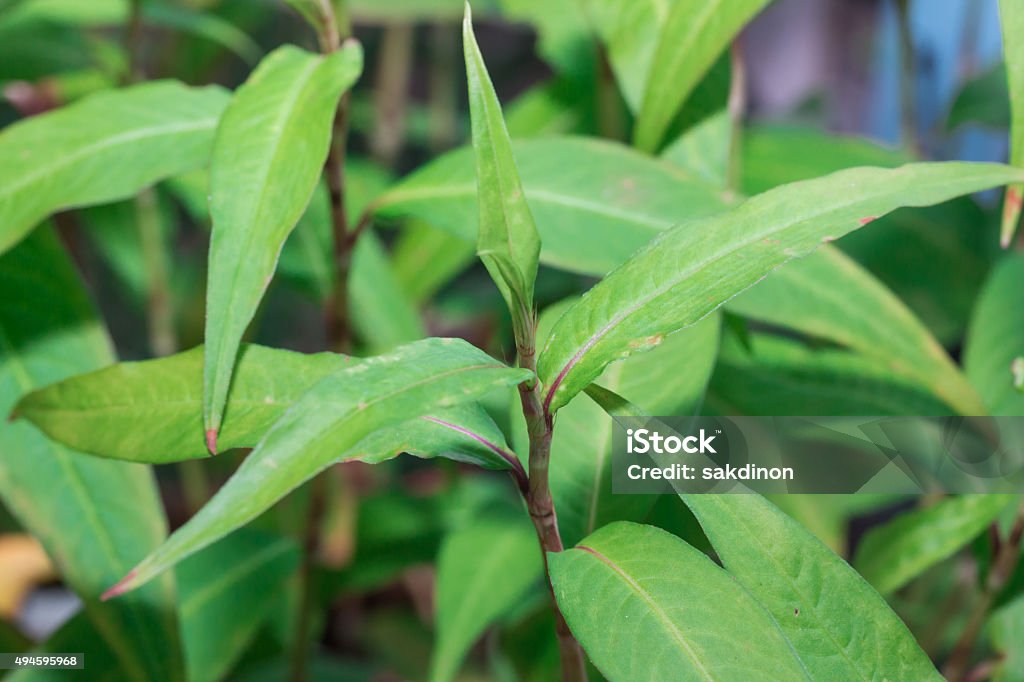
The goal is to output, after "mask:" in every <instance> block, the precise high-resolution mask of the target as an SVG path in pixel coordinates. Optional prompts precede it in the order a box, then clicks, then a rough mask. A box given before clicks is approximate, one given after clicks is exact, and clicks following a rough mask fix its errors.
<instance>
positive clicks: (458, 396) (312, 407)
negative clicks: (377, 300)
mask: <svg viewBox="0 0 1024 682" xmlns="http://www.w3.org/2000/svg"><path fill="white" fill-rule="evenodd" d="M531 376H532V374H531V373H530V372H529V371H526V370H521V369H513V368H510V367H507V366H506V365H504V364H502V363H500V362H498V361H496V360H494V359H493V358H491V357H490V356H488V355H486V354H485V353H483V352H482V351H480V350H477V349H476V348H473V347H472V346H470V345H469V344H468V343H466V342H465V341H461V340H456V339H427V340H424V341H418V342H416V343H412V344H409V345H407V346H403V347H401V348H398V349H396V350H395V351H394V352H393V353H390V354H388V355H380V356H377V357H373V358H369V359H367V360H364V361H362V362H360V363H359V364H357V365H355V366H354V367H350V368H345V369H342V370H340V371H337V372H334V373H332V374H329V375H328V376H326V377H325V378H323V379H322V380H320V381H319V382H317V383H316V384H314V385H313V387H312V388H310V389H309V390H308V391H306V393H305V394H303V396H302V397H301V398H300V399H299V400H298V401H297V402H296V403H295V404H294V405H292V406H291V407H290V408H288V409H287V410H286V411H285V412H284V414H283V415H281V417H280V418H279V419H278V420H277V421H276V422H275V423H274V425H273V427H271V429H270V431H269V432H268V433H267V434H266V435H265V436H264V437H263V439H262V440H261V441H260V443H259V445H258V446H257V447H256V449H255V450H253V452H252V453H251V454H250V455H249V456H248V457H247V458H246V460H245V462H244V463H243V464H242V466H241V467H239V469H238V470H237V471H236V472H235V474H234V475H233V476H232V477H231V479H230V480H229V481H228V482H227V483H226V484H225V485H224V486H223V487H222V488H221V489H220V490H219V491H218V492H217V494H216V495H215V496H214V497H213V499H211V500H210V502H208V503H207V504H206V506H205V507H203V508H202V509H201V510H200V511H199V512H198V513H197V514H196V515H195V516H194V517H192V519H191V520H190V521H189V522H188V523H187V524H185V525H184V526H182V527H181V528H180V529H178V530H177V531H176V532H175V533H174V534H173V535H172V536H171V537H170V539H169V540H168V541H167V542H165V543H164V544H163V545H162V546H160V547H159V548H158V549H157V550H156V551H155V552H153V553H151V554H150V555H149V556H148V557H146V559H145V560H144V561H143V562H142V563H140V564H139V565H138V566H137V567H136V568H135V570H133V571H132V572H131V573H129V574H128V575H127V576H126V577H125V579H124V580H123V581H122V582H121V583H119V584H118V585H117V586H116V587H115V588H114V589H112V590H110V591H109V592H108V595H110V596H114V595H117V594H120V593H122V592H124V591H126V590H131V589H135V588H136V587H139V586H140V585H142V584H144V583H146V582H148V581H149V580H151V579H152V578H154V577H155V576H157V575H159V574H160V573H162V572H163V571H165V570H167V569H168V568H170V567H171V566H173V565H174V564H176V563H177V562H179V561H181V560H182V559H184V558H185V557H187V556H189V555H191V554H193V553H194V552H196V551H198V550H200V549H202V548H203V547H205V546H207V545H209V544H210V543H212V542H214V541H215V540H217V539H218V538H221V537H223V536H224V535H226V534H227V533H230V532H231V531H232V530H234V529H236V528H239V527H241V526H242V525H244V524H246V523H248V522H249V521H251V520H252V519H254V518H255V517H256V516H258V515H259V514H260V513H262V512H263V511H264V510H266V509H267V508H269V507H270V506H271V505H272V504H274V503H275V502H277V501H278V500H279V499H281V498H282V497H284V496H285V495H287V494H288V493H289V492H291V491H292V490H294V489H295V488H296V487H298V486H299V485H301V484H302V483H304V482H305V481H307V480H309V479H310V478H312V477H313V476H315V475H316V474H317V473H319V472H320V471H321V470H323V469H324V468H326V467H327V466H329V465H331V464H332V463H334V462H339V461H344V460H351V459H367V460H371V461H378V460H379V459H382V458H384V457H387V456H394V455H395V454H397V452H395V451H394V450H393V449H392V448H394V447H395V445H396V443H395V442H394V440H391V441H387V437H386V435H385V433H386V432H383V431H381V430H382V429H385V428H386V427H389V426H395V425H398V424H401V423H402V422H407V421H409V420H411V419H414V418H415V417H419V416H423V415H428V414H429V413H431V412H432V411H434V410H439V409H444V408H450V407H455V406H457V405H460V404H464V403H467V402H472V401H473V400H475V399H477V398H480V397H481V396H482V395H484V394H486V393H488V392H490V391H493V390H495V389H496V388H499V387H502V386H512V385H515V384H518V383H520V382H523V381H526V380H528V379H530V378H531ZM442 426H443V425H442ZM392 433H394V434H396V436H397V438H398V439H400V440H399V441H398V443H397V445H398V447H399V449H400V450H401V449H408V447H416V446H417V439H416V438H415V435H414V434H410V433H409V432H408V431H407V430H405V431H403V430H396V431H394V432H392ZM407 437H408V438H409V446H406V444H405V443H406V441H405V440H404V439H405V438H407ZM364 439H366V440H364ZM385 446H386V448H387V449H385Z"/></svg>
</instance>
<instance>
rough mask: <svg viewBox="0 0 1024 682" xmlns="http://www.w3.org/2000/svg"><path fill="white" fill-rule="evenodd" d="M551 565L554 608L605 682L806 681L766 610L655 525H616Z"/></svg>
mask: <svg viewBox="0 0 1024 682" xmlns="http://www.w3.org/2000/svg"><path fill="white" fill-rule="evenodd" d="M548 563H549V565H550V571H551V582H552V585H553V586H554V590H555V598H556V599H557V600H558V606H559V608H560V609H561V610H562V613H563V614H564V615H565V619H566V621H567V622H568V623H569V627H570V628H571V629H572V632H573V634H574V635H575V636H576V639H578V640H579V642H580V644H581V645H582V646H583V649H584V650H585V651H586V652H587V655H588V656H589V657H590V660H591V661H592V662H593V663H594V665H596V666H597V668H598V670H600V671H601V674H602V675H604V676H605V677H606V678H608V680H609V681H610V682H620V681H621V682H633V681H634V680H639V679H649V680H737V681H740V680H802V679H809V678H808V676H807V673H806V672H805V671H804V669H803V667H802V666H801V665H800V663H799V661H798V660H797V659H796V656H795V655H794V654H793V651H792V650H791V649H790V647H789V645H788V643H787V642H786V640H785V639H784V638H783V636H782V633H781V632H779V629H778V626H776V624H775V623H774V622H773V621H772V619H771V617H770V616H769V615H768V614H767V613H766V612H765V611H764V609H762V608H761V607H760V606H759V605H758V604H757V603H756V602H755V601H754V599H753V598H752V597H751V596H750V595H749V594H748V593H747V592H746V591H745V590H744V589H743V588H741V587H740V586H739V585H737V584H736V582H735V581H734V580H733V579H732V578H731V577H730V576H729V575H728V574H727V573H726V572H725V571H723V570H722V569H721V568H719V567H718V566H716V565H715V564H714V562H712V561H711V560H710V559H708V558H707V557H706V556H705V555H704V554H702V553H701V552H699V551H697V550H696V549H694V548H693V547H691V546H689V545H688V544H686V543H685V542H683V541H682V540H680V539H679V538H677V537H675V536H673V535H670V534H669V533H666V532H665V531H663V530H661V529H658V528H653V527H651V526H641V525H637V524H634V523H627V522H618V523H613V524H611V525H609V526H605V527H604V528H602V529H600V530H599V531H597V532H596V533H594V534H593V535H591V536H590V537H588V538H586V539H585V540H583V542H582V543H580V544H579V545H577V546H576V548H575V549H570V550H567V551H565V552H559V553H552V554H548Z"/></svg>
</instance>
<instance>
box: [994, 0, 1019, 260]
mask: <svg viewBox="0 0 1024 682" xmlns="http://www.w3.org/2000/svg"><path fill="white" fill-rule="evenodd" d="M999 19H1000V21H1001V22H1002V26H1003V53H1004V59H1005V61H1006V78H1007V83H1008V84H1009V87H1010V163H1012V164H1013V165H1015V166H1018V167H1024V37H1022V36H1024V5H1022V4H1021V3H1020V2H1018V1H1017V0H999ZM1022 203H1024V183H1016V184H1014V185H1013V186H1012V187H1010V188H1009V189H1007V190H1006V203H1005V204H1004V205H1003V229H1002V234H1001V235H1000V242H1001V243H1002V245H1003V247H1004V248H1005V247H1007V246H1009V245H1010V241H1011V240H1012V239H1013V235H1014V234H1016V232H1017V224H1018V223H1020V213H1021V205H1022Z"/></svg>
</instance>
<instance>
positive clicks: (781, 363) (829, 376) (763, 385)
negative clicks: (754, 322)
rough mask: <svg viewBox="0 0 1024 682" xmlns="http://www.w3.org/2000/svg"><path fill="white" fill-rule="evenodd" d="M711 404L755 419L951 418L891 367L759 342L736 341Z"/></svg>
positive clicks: (789, 342) (791, 344) (759, 338)
mask: <svg viewBox="0 0 1024 682" xmlns="http://www.w3.org/2000/svg"><path fill="white" fill-rule="evenodd" d="M708 402H709V404H711V405H712V406H713V407H714V408H715V409H716V410H717V411H719V412H720V413H724V414H746V415H754V416H765V417H772V416H780V415H781V416H785V415H791V416H800V415H808V414H816V415H865V414H870V415H879V416H882V415H905V416H914V415H922V414H945V413H948V412H949V408H948V407H947V406H946V404H945V403H944V402H942V401H940V400H939V399H938V398H937V397H936V396H935V394H934V393H932V392H931V391H929V390H927V389H925V388H923V387H922V386H921V384H920V382H918V381H911V380H908V379H907V378H906V377H903V376H900V375H898V374H895V373H894V372H893V371H892V368H891V367H890V366H888V365H887V364H885V363H881V362H878V361H877V360H874V359H872V358H868V357H864V356H860V355H856V354H854V353H851V352H849V351H845V350H837V349H835V348H829V347H825V348H813V347H808V346H807V345H805V344H803V343H800V342H799V341H796V340H793V339H788V338H783V337H776V336H771V335H767V334H752V335H750V337H749V338H748V339H747V340H746V343H741V342H740V341H739V340H737V339H735V338H734V336H732V335H730V336H728V337H726V339H725V340H724V341H723V343H722V352H721V355H720V356H719V358H718V364H717V365H716V366H715V373H714V375H713V376H712V378H711V388H710V395H709V400H708Z"/></svg>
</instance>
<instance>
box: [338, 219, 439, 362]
mask: <svg viewBox="0 0 1024 682" xmlns="http://www.w3.org/2000/svg"><path fill="white" fill-rule="evenodd" d="M348 286H349V296H350V298H351V302H350V306H351V314H352V326H353V327H354V328H355V331H356V334H357V335H358V337H359V339H360V340H362V341H363V343H365V344H366V345H367V347H368V348H369V350H370V352H372V353H380V352H383V351H388V350H391V349H392V348H394V347H395V346H398V345H400V344H403V343H408V342H409V341H415V340H416V339H422V338H423V337H424V336H426V335H427V332H426V329H425V328H424V326H423V322H422V321H421V320H420V317H419V314H418V313H417V312H416V309H415V308H413V306H412V304H411V303H410V302H409V299H408V298H407V297H406V296H405V294H404V293H403V292H402V290H401V289H400V288H399V284H398V281H397V279H396V277H395V274H394V271H393V270H392V267H391V262H390V260H389V258H388V254H387V251H386V250H385V249H384V245H383V244H381V242H380V240H379V239H378V238H377V235H375V234H374V233H373V232H367V233H364V234H363V235H361V236H360V237H359V242H358V243H357V244H356V248H355V251H354V252H353V254H352V272H351V274H350V276H349V285H348Z"/></svg>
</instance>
